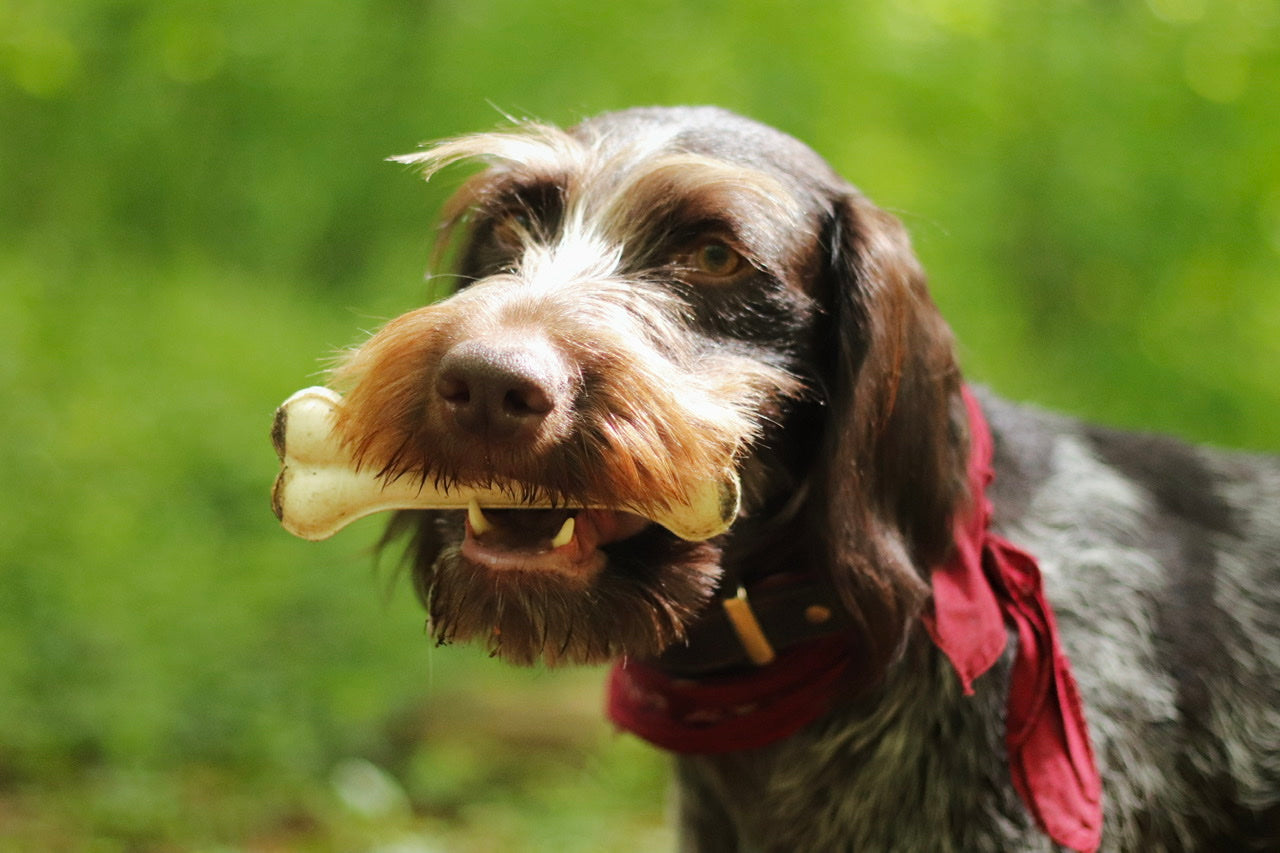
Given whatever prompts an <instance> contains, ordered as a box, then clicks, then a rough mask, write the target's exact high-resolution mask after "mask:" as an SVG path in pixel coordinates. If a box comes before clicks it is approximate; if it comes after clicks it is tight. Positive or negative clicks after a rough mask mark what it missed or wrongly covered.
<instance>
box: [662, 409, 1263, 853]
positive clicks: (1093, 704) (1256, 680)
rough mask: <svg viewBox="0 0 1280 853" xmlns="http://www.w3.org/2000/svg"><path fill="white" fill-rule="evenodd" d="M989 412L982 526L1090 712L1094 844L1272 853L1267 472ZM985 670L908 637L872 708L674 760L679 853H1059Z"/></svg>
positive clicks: (997, 677) (1156, 442)
mask: <svg viewBox="0 0 1280 853" xmlns="http://www.w3.org/2000/svg"><path fill="white" fill-rule="evenodd" d="M981 400H982V404H983V408H984V410H985V411H986V413H987V416H988V419H989V421H990V423H991V427H992V431H993V434H994V437H995V441H996V468H997V473H996V480H995V483H994V485H993V487H992V489H991V492H990V496H991V498H992V499H993V501H994V504H995V525H996V527H997V530H998V532H999V533H1001V534H1002V535H1003V536H1005V537H1007V538H1008V539H1010V540H1011V541H1012V542H1014V543H1015V544H1018V545H1020V546H1022V547H1024V548H1026V549H1028V550H1029V551H1031V552H1032V553H1033V554H1035V555H1036V556H1037V557H1038V559H1039V561H1040V566H1041V570H1042V572H1043V574H1044V578H1045V585H1046V589H1047V592H1048V596H1049V599H1050V601H1051V602H1052V604H1053V606H1054V609H1055V612H1056V614H1057V619H1058V624H1059V628H1060V631H1061V635H1062V640H1063V644H1064V646H1065V648H1066V651H1067V653H1068V654H1069V655H1070V657H1071V660H1072V664H1073V667H1074V671H1075V675H1076V678H1077V681H1078V682H1079V686H1080V689H1081V692H1082V695H1083V698H1084V703H1085V706H1086V708H1087V715H1088V718H1089V721H1090V726H1091V732H1092V736H1093V740H1094V747H1095V750H1096V752H1097V757H1098V762H1099V766H1100V770H1101V773H1102V776H1103V780H1104V798H1105V812H1106V817H1105V823H1106V830H1105V834H1104V839H1103V847H1102V849H1104V850H1125V851H1152V853H1156V851H1192V850H1203V851H1217V850H1222V851H1227V850H1246V849H1255V850H1275V849H1278V848H1277V846H1276V845H1277V844H1280V464H1278V463H1277V461H1276V460H1275V459H1274V458H1270V457H1262V456H1249V455H1243V454H1230V453H1223V452H1217V451H1210V450H1204V449H1198V448H1192V447H1188V446H1185V445H1182V444H1179V443H1177V442H1174V441H1172V440H1168V439H1163V438H1156V437H1146V436H1134V435H1126V434H1122V433H1116V432H1109V431H1105V430H1100V429H1097V428H1095V427H1090V426H1087V425H1084V424H1080V423H1077V422H1074V421H1072V420H1069V419H1066V418H1061V417H1055V416H1053V415H1049V414H1045V413H1043V412H1039V411H1036V410H1034V409H1031V408H1027V407H1021V406H1015V405H1011V404H1009V403H1006V402H1004V401H1001V400H999V399H998V398H996V397H994V396H993V395H990V394H988V393H982V395H981ZM1134 453H1137V454H1140V456H1139V457H1138V458H1137V459H1135V458H1133V457H1132V456H1129V454H1134ZM1126 460H1127V461H1126ZM997 669H998V670H999V671H993V672H991V673H988V674H987V675H984V676H983V677H982V678H980V679H979V680H978V682H977V684H976V685H975V686H976V688H977V694H976V695H975V696H972V697H968V698H966V697H964V696H962V695H961V692H960V689H959V685H958V682H957V679H956V677H955V674H954V672H952V671H951V669H950V667H949V664H948V663H947V662H946V661H945V660H944V659H943V658H942V657H941V656H940V654H939V653H938V652H937V651H936V650H935V649H934V648H933V647H932V645H931V643H930V642H929V640H928V637H927V636H926V635H924V634H923V633H919V632H918V633H917V634H916V635H915V636H914V637H913V638H912V640H911V641H910V644H909V647H908V650H907V652H906V654H905V656H904V659H903V660H902V661H900V662H899V663H898V664H897V665H896V666H895V667H894V668H893V669H892V670H891V673H890V676H889V680H888V682H887V683H886V684H885V685H884V687H883V689H882V690H881V691H880V692H879V693H878V694H877V695H876V696H873V697H866V698H864V699H863V700H862V701H861V702H860V703H859V704H857V705H855V706H852V707H847V708H844V709H841V710H840V711H838V712H836V713H835V714H832V715H830V716H829V717H827V718H826V719H824V720H821V721H819V722H818V723H816V724H814V725H813V726H811V727H810V728H809V729H808V730H806V731H804V732H802V733H801V734H799V735H798V736H796V737H793V738H791V739H789V740H787V741H784V742H782V743H781V744H778V745H775V746H773V747H769V748H765V749H762V750H758V751H756V752H753V753H737V754H731V755H728V756H711V757H685V758H681V759H679V777H680V781H681V783H682V789H683V792H684V793H683V796H682V799H681V819H682V820H683V822H684V824H685V826H686V829H687V840H686V844H685V848H684V849H686V850H698V851H720V850H723V851H739V853H745V851H782V850H823V851H827V850H830V851H835V850H850V851H890V850H901V851H957V852H958V853H959V852H960V851H964V853H979V851H1008V850H1018V851H1035V850H1051V849H1054V846H1053V845H1052V844H1051V843H1050V842H1049V841H1048V839H1047V838H1046V837H1045V836H1044V835H1043V834H1041V833H1040V832H1039V831H1038V830H1037V829H1036V827H1035V826H1034V825H1033V824H1032V823H1031V821H1030V818H1029V816H1028V815H1027V813H1026V810H1025V809H1024V807H1023V806H1022V804H1021V803H1020V802H1019V801H1018V800H1017V798H1016V797H1015V796H1014V795H1013V794H1012V789H1011V788H1010V782H1009V778H1008V771H1007V769H1006V766H1005V755H1004V747H1003V719H1002V714H1003V711H1002V705H1003V697H1004V693H1005V687H1006V682H1005V680H1004V679H1005V672H1004V670H1005V667H1004V666H1002V667H998V668H997ZM979 816H980V819H979ZM735 839H737V841H735Z"/></svg>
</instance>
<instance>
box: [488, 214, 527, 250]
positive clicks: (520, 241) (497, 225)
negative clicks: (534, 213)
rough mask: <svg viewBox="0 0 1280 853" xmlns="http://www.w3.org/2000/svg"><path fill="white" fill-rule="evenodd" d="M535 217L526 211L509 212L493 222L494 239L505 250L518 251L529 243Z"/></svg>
mask: <svg viewBox="0 0 1280 853" xmlns="http://www.w3.org/2000/svg"><path fill="white" fill-rule="evenodd" d="M532 232H533V217H531V216H530V215H529V213H528V212H527V211H524V210H508V211H505V212H504V213H502V214H501V215H499V216H498V217H497V218H496V219H495V220H494V222H493V239H494V241H495V242H497V244H498V245H499V246H502V247H503V248H505V249H518V248H520V247H521V246H523V245H525V243H527V242H528V241H529V236H530V234H531V233H532Z"/></svg>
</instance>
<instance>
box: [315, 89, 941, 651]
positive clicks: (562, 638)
mask: <svg viewBox="0 0 1280 853" xmlns="http://www.w3.org/2000/svg"><path fill="white" fill-rule="evenodd" d="M401 159H402V160H403V161H405V162H410V163H415V164H418V165H420V166H421V167H422V169H423V170H424V171H425V172H426V173H427V174H428V175H430V174H433V173H434V172H435V171H437V170H438V169H440V168H442V167H444V166H447V165H449V164H452V163H454V162H457V161H461V160H469V159H478V160H481V161H483V162H484V163H485V164H486V165H487V168H485V170H484V171H482V172H481V173H480V174H478V175H477V176H475V177H473V178H471V179H470V180H469V181H468V182H467V183H466V184H465V185H464V186H463V187H462V188H461V189H460V190H459V192H458V193H457V195H456V196H455V197H454V199H453V200H452V201H451V202H450V203H449V205H448V206H447V208H446V212H445V228H446V232H447V233H449V234H454V235H456V236H457V237H458V239H457V240H456V243H457V245H458V251H457V258H458V261H457V264H456V266H457V273H458V275H459V281H460V287H459V289H458V291H457V293H456V294H455V295H454V296H452V297H451V298H449V299H447V300H445V301H443V302H441V303H438V304H435V305H431V306H428V307H425V308H422V309H418V310H416V311H413V312H410V313H409V314H406V315H404V316H402V317H400V318H398V319H396V320H394V321H392V322H391V323H390V324H388V325H387V326H386V327H385V328H384V329H383V330H382V331H381V332H379V333H377V334H376V335H374V336H373V337H372V338H371V339H370V340H369V341H368V342H367V343H365V344H364V345H363V346H361V347H360V348H358V349H357V350H355V351H354V352H353V353H351V354H350V356H349V357H348V358H347V359H346V360H345V362H344V363H343V364H342V365H341V366H340V368H339V369H338V371H337V375H336V381H337V382H338V383H339V384H340V385H342V386H343V387H345V388H346V389H347V391H348V393H347V397H346V401H345V403H344V406H343V409H342V414H341V417H340V420H339V424H338V426H339V431H340V434H341V435H342V436H343V437H344V439H345V441H346V442H347V444H348V446H349V447H351V448H352V450H353V452H354V453H355V454H356V456H357V458H359V459H360V460H361V461H362V462H363V463H364V464H366V465H372V466H375V467H376V468H377V469H378V470H380V471H381V472H383V475H384V476H386V477H406V476H407V477H420V478H423V479H430V480H434V481H437V482H443V483H446V484H447V483H466V484H484V485H488V486H494V485H497V486H499V487H502V488H509V489H511V490H513V491H518V492H520V493H522V494H524V495H526V496H529V497H534V496H536V497H539V498H541V499H542V500H543V501H544V502H546V501H550V502H551V503H552V504H554V507H555V508H550V509H548V508H542V509H503V510H492V509H491V510H489V511H485V510H484V508H483V507H473V508H472V511H471V512H470V513H466V512H461V511H458V512H451V511H439V512H420V513H406V514H403V515H401V516H400V517H399V518H398V519H397V521H396V523H395V524H396V526H397V527H399V528H405V527H407V528H409V529H411V530H412V531H413V533H414V535H415V537H416V538H415V544H414V546H413V549H412V560H413V565H414V575H415V578H416V581H417V585H418V589H419V592H420V594H421V595H422V596H423V598H424V601H425V602H426V604H427V606H428V609H429V612H430V616H431V620H432V625H433V631H434V633H435V635H436V636H437V638H439V639H440V640H441V641H449V640H454V639H479V640H481V641H483V642H486V643H488V644H489V645H490V646H491V648H492V649H493V650H494V651H495V652H496V653H497V654H499V655H501V656H503V657H505V658H507V659H510V660H512V661H515V662H520V663H529V662H533V661H535V660H538V659H543V660H547V661H551V662H559V661H571V662H591V661H599V660H603V659H608V658H612V657H616V656H618V655H622V654H627V655H633V656H639V657H649V656H654V655H657V654H659V653H661V652H662V651H663V650H664V649H666V648H667V647H669V646H671V645H672V644H675V643H679V642H680V641H681V640H682V639H683V638H684V636H685V632H686V630H687V628H688V626H689V625H690V624H691V623H692V622H693V621H694V620H696V619H697V617H698V614H699V612H700V611H701V610H702V608H703V607H704V606H705V605H706V603H707V602H708V600H709V599H710V598H711V597H712V596H713V594H714V592H715V590H716V589H717V587H718V586H720V585H722V584H726V583H735V584H736V583H739V582H744V581H750V580H754V579H757V578H758V577H760V576H763V575H767V574H769V573H771V572H774V571H780V570H783V569H785V570H789V571H795V570H797V569H800V570H803V571H807V572H812V573H814V574H817V575H821V576H823V577H826V578H828V579H829V580H830V582H831V583H832V584H833V585H834V587H835V588H836V589H837V590H838V591H839V592H840V594H841V596H842V598H843V600H844V602H845V604H846V606H847V608H848V610H849V611H850V613H851V614H852V615H853V617H854V622H855V623H856V624H857V625H858V626H859V628H860V633H861V635H862V637H861V642H862V644H863V647H864V649H865V656H866V660H867V661H868V665H869V666H870V667H872V668H873V669H874V668H877V667H881V666H883V665H884V664H885V663H886V662H887V661H888V660H889V659H890V658H891V657H892V655H893V653H894V651H895V650H896V649H897V648H898V647H899V646H900V643H901V640H902V638H903V637H904V636H905V633H906V629H907V626H908V625H909V624H910V623H911V621H912V618H913V616H914V614H915V613H916V611H917V609H918V606H919V605H920V603H921V601H922V600H923V598H924V596H925V594H926V592H927V586H926V583H925V579H924V578H925V576H924V574H923V568H924V567H926V566H928V565H929V564H930V563H931V562H932V561H934V560H936V559H937V558H939V557H940V556H942V554H943V553H944V552H945V550H946V548H947V547H948V542H949V530H950V527H949V524H950V517H951V515H952V513H953V512H954V511H955V509H956V505H957V503H958V502H959V501H960V500H962V498H963V495H962V489H963V486H962V483H963V459H962V453H961V452H960V449H959V448H961V447H962V446H964V436H963V435H962V434H961V432H962V428H961V427H960V426H958V424H960V423H961V422H962V421H961V419H959V418H957V417H955V413H954V412H953V409H954V408H955V406H956V404H957V399H958V393H959V377H958V372H957V369H956V366H955V363H954V360H953V356H952V347H951V338H950V333H949V331H948V330H947V328H946V326H945V325H944V323H943V322H942V320H941V319H940V317H939V316H938V314H937V311H936V310H935V308H934V307H933V305H932V303H931V301H930V298H929V296H928V293H927V290H926V287H925V282H924V276H923V274H922V272H921V270H920V267H919V265H918V263H917V262H916V260H915V258H914V256H913V254H912V252H911V249H910V246H909V243H908V240H907V238H906V236H905V233H904V231H903V229H902V227H901V226H900V225H899V224H898V222H897V221H896V220H895V219H893V218H892V217H891V216H889V215H887V214H885V213H884V212H882V211H881V210H879V209H878V208H876V207H874V206H873V205H871V204H870V203H869V202H868V201H867V200H866V199H865V198H863V197H862V196H861V195H860V194H859V193H858V192H857V191H856V190H854V189H853V188H852V187H851V186H849V185H848V184H847V183H845V182H844V181H843V180H842V179H841V178H840V177H839V176H838V175H836V174H835V173H834V172H833V171H832V170H831V169H830V168H829V167H828V166H827V165H826V164H825V163H824V162H823V161H822V159H821V158H820V157H818V155H816V154H815V153H813V152H812V151H811V150H810V149H808V148H807V147H805V146H803V145H802V144H800V143H799V142H797V141H796V140H794V139H792V138H791V137H788V136H786V135H784V134H782V133H779V132H778V131H775V130H772V129H770V128H767V127H764V126H762V125H759V124H756V123H754V122H751V121H748V120H746V119H743V118H741V117H738V116H735V115H733V114H730V113H727V112H724V111H722V110H718V109H711V108H692V109H637V110H629V111H625V112H621V113H613V114H607V115H604V116H601V117H598V118H595V119H591V120H588V121H586V122H583V123H582V124H580V125H578V126H577V127H575V128H573V129H571V130H568V131H562V130H559V129H555V128H551V127H546V126H542V125H526V126H519V127H516V128H514V129H512V130H510V131H504V132H496V133H485V134H477V135H474V136H468V137H462V138H459V139H455V140H452V141H448V142H444V143H442V144H439V145H437V146H435V147H433V148H430V149H427V150H425V151H423V152H421V153H419V154H415V155H411V156H409V157H405V158H401ZM446 239H447V238H446ZM726 472H730V473H728V474H726ZM726 476H730V477H733V478H735V479H738V480H740V482H741V487H742V492H743V502H742V508H741V512H740V515H739V518H738V520H737V522H736V523H735V524H734V525H733V527H732V528H731V529H730V530H729V532H728V533H726V534H724V535H722V536H718V537H715V538H714V539H712V540H710V541H699V542H688V541H684V540H681V539H679V538H677V537H676V536H674V535H673V534H671V533H669V532H668V531H666V530H665V529H663V528H662V527H660V526H658V525H656V524H654V523H652V522H650V521H648V520H647V518H646V517H645V516H644V515H643V514H642V510H637V508H643V507H646V506H648V507H654V506H663V505H668V504H670V503H674V502H678V501H679V500H680V499H681V496H682V495H683V494H686V493H687V492H688V491H689V490H690V489H691V488H694V487H695V486H697V485H698V484H700V483H706V482H708V481H713V480H716V479H718V478H724V477H726Z"/></svg>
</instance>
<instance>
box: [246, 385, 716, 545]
mask: <svg viewBox="0 0 1280 853" xmlns="http://www.w3.org/2000/svg"><path fill="white" fill-rule="evenodd" d="M340 405H342V397H341V396H339V395H338V394H337V393H336V392H334V391H331V390H330V389H328V388H323V387H320V386H316V387H313V388H304V389H302V390H301V391H299V392H297V393H296V394H294V395H293V396H292V397H290V398H289V399H287V400H285V401H284V403H282V404H281V405H280V408H279V409H278V410H277V411H276V418H275V426H274V427H273V428H272V430H271V440H272V442H273V443H274V444H275V448H276V454H277V455H278V456H279V457H280V474H279V476H278V477H276V482H275V487H274V489H273V490H272V493H271V506H272V509H274V510H275V513H276V517H277V518H278V519H280V523H281V524H282V525H284V528H285V530H288V531H289V532H290V533H292V534H294V535H295V536H300V537H302V538H303V539H310V540H313V541H314V540H320V539H327V538H329V537H330V536H332V535H333V534H334V533H337V532H338V531H339V530H341V529H342V528H343V527H346V526H347V525H348V524H350V523H351V522H352V521H355V520H356V519H359V518H364V517H365V516H366V515H372V514H373V513H376V512H384V511H387V510H396V509H466V508H467V507H468V506H469V505H470V504H471V502H472V501H473V500H474V501H475V502H476V503H477V504H478V505H479V506H481V507H484V508H486V509H488V508H495V509H510V508H527V509H534V508H539V507H547V506H551V504H550V503H538V502H534V503H529V502H524V501H522V500H521V499H520V498H519V492H520V489H519V487H518V486H516V487H515V488H514V489H513V490H512V492H514V494H513V493H512V492H508V491H506V490H503V489H501V488H499V487H487V486H486V487H472V486H464V485H452V486H449V487H448V488H442V487H437V486H436V485H434V484H433V483H432V482H430V480H429V479H428V480H427V481H425V482H424V481H423V479H422V478H419V477H412V476H406V477H399V478H383V477H379V476H378V474H377V472H376V471H374V470H372V469H371V468H361V467H359V466H357V465H356V463H355V460H354V459H353V458H352V456H351V454H350V452H348V450H347V448H346V447H345V446H343V444H342V442H341V440H339V438H338V437H337V436H336V435H335V434H334V431H333V425H334V414H335V412H336V410H337V408H338V407H339V406H340ZM740 498H741V494H740V487H739V484H738V478H737V476H736V475H735V474H734V473H733V472H732V471H726V472H725V476H724V478H723V479H722V480H720V481H718V482H706V483H698V484H695V486H694V489H693V491H692V492H691V493H690V494H689V497H688V500H687V501H686V502H685V503H682V504H678V505H671V506H667V507H658V508H654V507H633V506H622V507H608V506H601V507H596V508H599V509H616V510H624V511H626V512H633V513H635V514H636V515H641V516H644V517H645V518H648V519H649V520H650V521H652V522H654V523H655V524H660V525H662V526H663V527H665V528H666V529H667V530H669V531H671V532H672V533H674V534H675V535H676V536H679V537H680V538H681V539H687V540H690V541H701V540H703V539H710V538H711V537H712V536H716V535H719V534H721V533H723V532H724V531H726V530H728V529H729V525H731V524H732V523H733V521H734V518H736V517H737V514H738V504H739V501H740Z"/></svg>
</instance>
